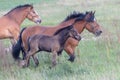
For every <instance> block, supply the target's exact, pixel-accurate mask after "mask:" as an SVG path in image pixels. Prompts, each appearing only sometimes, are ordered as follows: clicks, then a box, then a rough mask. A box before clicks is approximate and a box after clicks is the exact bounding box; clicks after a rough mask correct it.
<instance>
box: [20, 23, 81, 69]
mask: <svg viewBox="0 0 120 80" xmlns="http://www.w3.org/2000/svg"><path fill="white" fill-rule="evenodd" d="M69 37H72V38H74V39H76V40H79V41H80V40H81V37H80V36H79V33H78V32H77V31H76V29H75V28H74V27H73V26H72V25H71V26H68V27H65V28H62V29H60V30H58V31H56V32H55V33H54V35H53V36H47V35H33V36H31V37H29V39H28V47H29V49H28V51H27V56H26V58H25V63H24V64H23V65H22V66H23V67H27V66H28V64H29V59H30V57H31V56H34V54H36V53H37V52H39V51H47V52H52V67H54V66H55V65H56V57H57V54H61V53H62V51H63V49H64V44H65V42H66V40H67V39H68V38H69ZM74 57H75V56H74V55H73V56H71V57H70V58H69V60H70V61H73V59H74ZM35 64H36V66H37V65H38V64H39V62H38V61H35Z"/></svg>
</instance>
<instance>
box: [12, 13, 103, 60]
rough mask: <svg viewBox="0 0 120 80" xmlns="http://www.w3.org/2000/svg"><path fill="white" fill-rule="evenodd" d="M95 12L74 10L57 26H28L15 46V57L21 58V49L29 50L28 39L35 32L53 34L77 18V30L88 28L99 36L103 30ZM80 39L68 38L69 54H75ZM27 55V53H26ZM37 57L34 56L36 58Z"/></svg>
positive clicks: (67, 49)
mask: <svg viewBox="0 0 120 80" xmlns="http://www.w3.org/2000/svg"><path fill="white" fill-rule="evenodd" d="M94 14H95V12H92V11H91V12H86V13H79V12H73V13H72V14H70V15H69V16H68V17H67V18H66V19H65V20H64V21H63V22H61V23H60V24H59V25H57V26H54V27H53V26H52V27H51V26H48V27H46V26H31V27H27V28H26V29H24V30H23V31H21V34H20V38H19V40H18V42H17V44H16V45H15V47H14V48H13V57H14V58H15V59H19V53H20V50H23V49H24V51H25V52H26V51H27V50H28V46H27V39H28V38H29V37H30V36H32V35H35V34H44V35H49V36H52V35H53V34H54V33H55V32H56V31H57V30H58V29H60V28H64V27H66V26H68V25H71V24H73V23H74V21H75V20H76V19H77V20H78V21H77V22H76V23H75V24H74V25H73V26H74V28H76V30H77V31H78V32H79V33H81V32H82V31H83V30H84V29H87V30H88V31H89V32H91V33H93V34H94V35H96V36H99V35H100V34H101V33H102V31H101V26H100V25H99V24H98V23H97V21H96V19H95V15H94ZM78 43H79V41H77V40H75V39H74V38H68V39H67V41H66V43H65V47H64V50H65V51H66V52H67V54H68V55H69V56H73V55H74V53H75V52H74V51H75V48H76V46H77V45H78ZM24 56H25V55H24ZM34 58H35V57H33V59H34Z"/></svg>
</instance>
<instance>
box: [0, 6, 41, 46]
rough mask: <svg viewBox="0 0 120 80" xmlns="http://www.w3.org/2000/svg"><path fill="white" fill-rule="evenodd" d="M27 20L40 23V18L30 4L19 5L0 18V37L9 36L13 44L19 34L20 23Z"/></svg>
mask: <svg viewBox="0 0 120 80" xmlns="http://www.w3.org/2000/svg"><path fill="white" fill-rule="evenodd" d="M26 18H28V19H29V20H31V21H33V22H35V23H40V22H41V19H40V18H39V16H38V14H37V13H36V12H35V10H34V8H33V6H32V5H30V4H25V5H20V6H17V7H15V8H14V9H12V10H11V11H9V12H8V13H7V14H5V15H4V16H2V17H1V18H0V39H6V38H9V39H10V40H11V43H12V44H14V43H15V42H16V41H17V39H18V36H19V32H20V25H21V23H22V22H23V21H24V20H25V19H26Z"/></svg>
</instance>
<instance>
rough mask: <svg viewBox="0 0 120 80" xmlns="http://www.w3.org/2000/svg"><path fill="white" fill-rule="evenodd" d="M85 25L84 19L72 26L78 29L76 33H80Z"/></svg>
mask: <svg viewBox="0 0 120 80" xmlns="http://www.w3.org/2000/svg"><path fill="white" fill-rule="evenodd" d="M85 25H86V22H85V21H78V22H76V23H75V24H74V25H73V26H74V28H75V29H76V30H77V31H78V33H79V34H81V33H82V32H83V30H84V29H85Z"/></svg>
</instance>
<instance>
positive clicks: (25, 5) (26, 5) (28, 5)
mask: <svg viewBox="0 0 120 80" xmlns="http://www.w3.org/2000/svg"><path fill="white" fill-rule="evenodd" d="M23 7H31V8H33V5H31V4H24V5H19V6H16V7H15V8H13V9H12V10H10V11H9V12H8V13H7V14H9V13H10V12H12V11H13V10H15V9H20V8H23ZM7 14H5V15H7Z"/></svg>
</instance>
